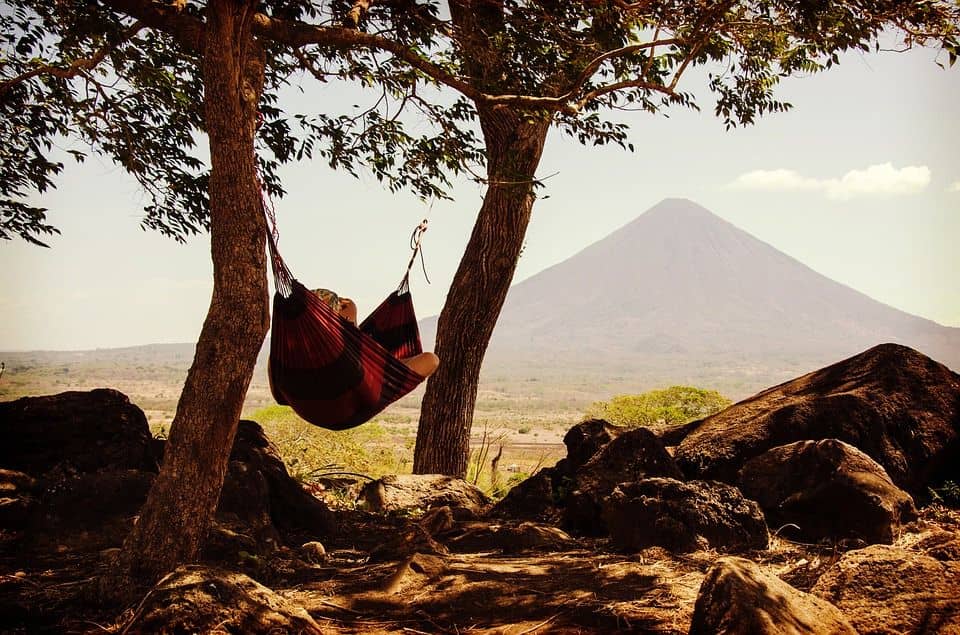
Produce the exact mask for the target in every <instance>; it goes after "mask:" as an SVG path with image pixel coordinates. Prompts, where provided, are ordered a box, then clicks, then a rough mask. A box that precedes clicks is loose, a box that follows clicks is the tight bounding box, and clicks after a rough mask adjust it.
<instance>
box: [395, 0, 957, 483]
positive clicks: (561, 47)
mask: <svg viewBox="0 0 960 635" xmlns="http://www.w3.org/2000/svg"><path fill="white" fill-rule="evenodd" d="M450 15H451V21H452V24H453V28H452V29H451V36H450V44H449V46H450V47H451V53H450V54H449V55H450V57H451V58H452V59H453V60H454V66H455V68H456V69H457V70H458V72H459V74H460V75H461V76H462V77H463V81H464V82H465V83H467V84H468V86H466V87H457V88H458V90H460V91H461V93H462V94H463V95H464V97H465V98H466V99H469V100H470V101H472V103H473V105H474V108H475V111H476V113H477V117H478V119H479V122H480V128H481V130H482V133H483V139H484V143H485V150H486V152H485V154H486V160H487V163H486V167H487V173H486V178H485V183H486V185H487V191H486V195H485V197H484V201H483V205H482V207H481V209H480V212H479V215H478V217H477V221H476V224H475V226H474V229H473V233H472V235H471V237H470V241H469V243H468V245H467V248H466V251H465V253H464V256H463V259H462V261H461V262H460V266H459V268H458V269H457V272H456V274H455V277H454V280H453V283H452V285H451V287H450V291H449V293H448V294H447V301H446V303H445V304H444V307H443V310H442V312H441V313H440V317H439V322H438V325H437V346H436V352H437V354H438V355H439V357H440V359H441V360H443V361H442V363H441V366H440V368H439V370H438V371H437V372H436V373H435V374H434V375H433V376H432V377H431V378H430V380H429V382H428V384H427V390H426V393H425V395H424V398H423V404H422V410H421V418H420V429H419V433H418V435H417V445H416V449H415V454H414V471H415V472H418V473H430V472H439V473H443V474H449V475H454V476H463V475H464V474H465V473H466V468H467V462H468V459H469V442H470V428H471V425H472V417H473V408H474V405H475V402H476V395H477V383H478V380H479V372H480V366H481V363H482V361H483V356H484V353H485V351H486V348H487V344H488V343H489V340H490V336H491V334H492V332H493V328H494V325H495V324H496V320H497V317H498V316H499V313H500V310H501V308H502V306H503V302H504V300H505V298H506V294H507V290H508V288H509V285H510V282H511V280H512V277H513V272H514V269H515V266H516V263H517V259H518V256H519V254H520V250H521V247H522V245H523V240H524V236H525V233H526V228H527V224H528V222H529V220H530V213H531V209H532V207H533V203H534V200H535V198H536V188H537V186H538V181H537V177H536V170H537V166H538V164H539V161H540V156H541V153H542V151H543V145H544V142H545V139H546V135H547V133H548V131H549V130H550V129H551V127H553V126H556V127H559V128H560V129H561V130H562V131H564V132H566V133H567V134H570V135H572V136H574V137H576V138H577V139H578V140H579V141H580V142H582V143H585V144H594V145H597V144H603V143H616V144H619V145H621V146H624V145H628V147H629V149H630V150H631V151H632V150H634V148H633V146H632V145H629V144H627V143H626V134H625V129H624V127H623V126H622V125H620V124H617V123H615V122H613V121H609V120H605V119H602V118H601V116H600V115H601V112H610V111H617V110H644V111H647V112H650V113H657V112H660V111H661V110H663V109H665V108H667V107H670V106H681V107H690V108H697V102H696V101H695V99H694V96H693V95H692V94H691V93H687V92H683V91H681V80H682V79H684V78H685V76H686V75H688V74H689V71H690V69H693V68H696V67H705V68H707V69H710V72H709V74H708V75H707V85H708V88H709V89H710V90H711V91H712V92H713V93H714V94H715V95H716V105H715V108H714V112H715V114H716V115H717V116H718V117H720V118H721V119H722V120H723V122H724V124H725V125H726V126H727V127H728V128H729V127H732V126H737V125H745V124H751V123H753V122H754V121H755V120H756V118H757V117H759V116H761V115H764V114H767V113H770V112H778V111H783V110H786V109H787V108H789V107H790V104H788V103H784V102H782V101H779V100H778V99H777V98H776V96H775V92H774V91H775V89H776V87H777V84H778V81H779V80H780V79H781V78H782V77H785V76H788V75H793V74H812V73H816V72H819V71H822V70H825V69H829V68H830V67H832V66H833V65H834V64H836V63H838V61H839V55H840V53H842V52H844V51H848V50H862V51H868V50H870V49H871V48H879V47H880V40H881V39H882V38H883V37H885V36H886V35H887V33H888V32H889V33H890V34H891V36H892V35H893V34H898V35H899V38H900V40H901V42H900V43H901V44H902V46H903V47H904V48H909V47H911V46H914V45H932V46H940V47H941V48H942V49H943V50H944V51H946V54H947V59H948V61H949V63H950V64H951V65H952V64H953V63H954V61H955V60H956V56H957V52H958V47H957V34H958V25H960V7H958V5H957V4H956V3H954V2H949V1H942V2H937V1H934V2H885V1H877V2H873V1H871V2H845V1H832V0H823V1H820V2H786V1H780V0H751V1H742V2H733V1H732V0H721V1H716V2H704V1H691V2H659V1H645V0H641V1H637V2H630V1H624V0H608V1H601V2H568V3H564V2H552V1H546V0H531V1H520V0H497V1H495V2H490V1H489V0H453V1H451V2H450ZM451 85H452V84H451ZM643 152H645V151H644V150H643V149H641V153H643Z"/></svg>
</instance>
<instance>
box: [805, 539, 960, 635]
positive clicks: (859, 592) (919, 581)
mask: <svg viewBox="0 0 960 635" xmlns="http://www.w3.org/2000/svg"><path fill="white" fill-rule="evenodd" d="M811 592H812V593H814V594H815V595H817V596H819V597H821V598H823V599H825V600H827V601H828V602H831V603H833V604H835V605H836V606H837V607H838V608H839V609H840V610H841V611H843V613H844V615H846V616H847V618H848V619H849V620H850V623H851V624H853V626H854V627H855V628H856V629H857V630H858V631H860V632H861V633H878V634H879V633H889V634H891V635H892V634H894V633H930V634H931V635H932V634H933V633H960V563H958V562H951V561H947V562H942V561H939V560H937V559H935V558H932V557H930V556H927V555H923V554H919V553H914V552H912V551H906V550H904V549H898V548H896V547H891V546H887V545H871V546H869V547H867V548H865V549H858V550H856V551H848V552H847V553H845V554H844V555H843V557H842V558H841V559H840V560H839V561H838V562H837V563H836V564H834V565H833V566H832V567H831V568H830V569H828V570H827V571H826V573H824V574H823V575H822V576H821V577H820V579H819V580H817V583H816V584H815V585H814V587H813V589H811Z"/></svg>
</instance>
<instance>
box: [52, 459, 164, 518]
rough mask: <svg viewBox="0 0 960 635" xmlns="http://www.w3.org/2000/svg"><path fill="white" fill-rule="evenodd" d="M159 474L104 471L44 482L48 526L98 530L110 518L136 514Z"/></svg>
mask: <svg viewBox="0 0 960 635" xmlns="http://www.w3.org/2000/svg"><path fill="white" fill-rule="evenodd" d="M155 478H156V475H155V474H153V473H151V472H144V471H140V470H103V471H100V472H96V473H93V474H84V473H80V474H75V475H65V476H63V477H61V478H56V479H54V478H50V474H49V473H48V479H47V480H46V481H45V488H44V492H43V494H42V495H41V501H42V505H43V513H44V516H45V518H44V520H43V525H44V527H45V528H46V529H48V530H50V531H53V530H55V529H61V528H62V529H64V530H66V531H76V530H83V529H97V528H98V527H100V525H101V524H102V523H103V522H104V521H106V520H107V519H130V518H132V517H133V516H136V515H137V513H138V512H139V511H140V507H141V506H142V505H143V502H144V501H145V500H146V499H147V493H148V492H149V491H150V487H151V486H152V485H153V480H154V479H155Z"/></svg>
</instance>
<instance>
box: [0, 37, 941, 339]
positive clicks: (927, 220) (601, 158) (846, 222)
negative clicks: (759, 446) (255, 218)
mask: <svg viewBox="0 0 960 635" xmlns="http://www.w3.org/2000/svg"><path fill="white" fill-rule="evenodd" d="M935 57H936V53H935V52H934V51H931V50H925V49H920V50H914V51H910V52H908V53H904V54H870V55H862V54H849V55H846V56H844V57H843V59H842V63H841V64H840V65H839V66H838V67H836V68H835V69H833V70H831V71H828V72H826V73H823V74H820V75H818V76H813V77H803V78H789V79H788V80H785V82H784V86H783V90H782V96H783V98H784V99H786V100H788V101H791V102H792V103H793V104H794V106H795V107H794V109H793V110H792V111H789V112H786V113H778V114H775V115H772V116H768V117H764V118H762V119H761V120H759V121H758V122H757V124H756V125H754V126H752V127H748V128H738V129H735V130H732V131H729V132H726V131H724V130H723V126H722V123H721V122H719V121H718V120H717V119H716V118H715V117H714V116H713V115H712V113H710V112H709V110H710V107H711V101H710V99H709V96H704V97H702V98H701V99H700V104H701V107H702V108H703V110H704V112H701V113H696V112H690V111H683V110H671V111H670V112H669V117H653V116H650V115H646V114H637V113H626V114H623V115H622V116H619V118H620V119H622V120H626V121H627V122H628V123H630V124H631V129H630V139H628V141H630V142H632V143H634V145H636V146H637V148H638V151H637V152H636V153H633V154H631V153H627V152H625V151H621V150H619V149H615V148H607V147H599V148H584V147H580V146H579V144H578V143H576V142H575V141H571V140H568V139H566V138H564V137H563V136H562V135H560V134H559V133H558V132H557V131H556V130H555V131H553V132H552V133H551V136H550V137H549V138H548V141H547V147H546V149H545V151H544V155H543V160H542V164H541V168H540V171H539V174H540V176H541V178H542V179H543V183H544V187H543V188H542V190H541V192H540V195H541V199H540V200H539V201H538V202H537V204H536V205H535V206H534V211H533V217H532V220H531V223H530V227H529V229H528V232H527V237H526V241H525V249H524V252H523V256H522V257H521V259H520V262H519V264H518V267H517V271H516V274H515V276H514V280H513V284H517V283H520V282H523V281H525V280H527V279H529V278H530V277H532V276H534V275H536V274H537V273H539V272H541V271H543V270H546V269H548V268H550V267H552V266H555V265H557V264H559V263H560V262H563V261H564V260H566V259H568V258H570V257H572V256H574V255H575V254H577V253H578V252H579V251H581V250H583V249H585V248H586V247H588V246H589V245H591V244H593V243H595V242H597V241H598V240H601V239H602V238H604V237H605V236H607V235H609V234H611V233H613V232H614V231H616V230H617V229H619V228H621V227H623V226H625V225H627V224H629V223H630V222H632V221H633V220H635V219H636V218H637V217H638V216H639V213H638V212H639V211H642V210H646V209H648V208H650V207H651V206H652V205H654V204H655V203H656V202H657V201H660V200H662V199H664V198H677V197H679V198H687V199H691V200H694V201H696V202H697V203H698V204H700V205H702V206H704V207H705V208H707V209H709V210H710V211H711V212H712V213H713V214H715V215H716V216H719V217H720V218H722V219H724V220H726V221H728V222H730V223H732V224H733V225H734V226H736V227H737V228H739V229H741V230H743V231H745V232H747V233H749V234H750V235H752V236H754V237H755V238H757V239H758V240H761V241H763V242H765V243H767V244H768V245H770V246H771V247H773V248H774V249H776V250H778V251H780V252H782V253H784V254H786V255H788V256H790V257H791V258H794V259H796V260H798V261H799V262H801V263H803V264H804V265H806V266H807V267H809V268H810V269H812V270H813V271H815V272H817V273H819V274H821V275H823V276H825V277H827V278H830V279H831V280H834V281H836V282H838V283H840V284H842V285H844V286H847V287H849V288H851V289H854V290H856V291H858V292H860V293H863V294H864V295H867V296H869V297H870V298H872V299H874V300H876V301H878V302H880V303H882V304H885V305H887V306H890V307H892V308H895V309H897V310H900V311H903V312H906V313H909V314H911V315H915V316H918V317H922V318H925V319H928V320H931V321H933V322H935V323H937V324H940V325H942V326H946V327H952V328H956V327H960V294H958V293H957V292H956V291H955V287H956V283H955V280H957V279H960V250H957V249H956V248H955V245H954V238H953V237H955V236H957V235H960V169H958V166H957V165H956V157H955V151H954V150H953V149H954V148H956V147H960V122H958V121H957V120H956V118H955V117H953V116H952V114H953V110H954V105H955V104H956V103H958V102H960V82H958V81H957V78H956V76H955V75H953V76H951V73H956V70H953V71H950V70H942V69H940V68H938V67H937V66H936V65H935V63H934V60H935ZM696 88H699V85H696V84H694V85H691V89H696ZM697 92H700V91H697ZM352 97H353V95H351V94H349V91H347V90H346V89H344V88H343V87H342V86H321V87H315V89H313V90H311V91H308V92H307V94H306V95H305V96H304V97H303V99H304V100H305V103H307V102H314V103H315V101H316V100H317V99H322V100H326V101H327V102H329V103H331V104H334V105H332V106H331V108H337V107H339V106H338V105H337V104H341V105H342V104H343V103H346V104H349V103H351V102H350V98H352ZM894 97H895V98H894ZM344 108H349V106H344ZM615 118H616V117H615ZM204 151H205V148H204ZM281 176H282V178H283V180H284V185H285V187H286V189H287V191H288V195H287V196H285V197H284V198H283V199H279V200H277V201H275V205H276V208H277V214H278V223H279V231H280V248H281V250H282V251H283V253H284V256H285V259H286V260H287V262H288V264H289V265H290V266H291V268H292V269H293V271H294V273H295V274H296V275H297V277H298V278H300V279H301V280H304V281H306V282H307V283H309V284H310V285H313V286H322V287H326V288H332V289H336V290H338V292H341V294H342V295H346V296H349V297H353V298H354V299H355V300H356V301H357V304H358V305H359V307H360V312H361V314H363V313H364V312H365V311H369V310H371V309H372V308H373V307H374V306H376V305H377V304H378V303H379V301H380V300H381V299H382V297H383V296H384V295H385V294H386V293H388V292H389V291H390V290H392V289H393V288H394V287H395V286H396V284H397V282H398V281H399V279H400V277H401V274H402V270H403V266H404V265H405V264H406V262H407V259H408V257H409V250H408V246H407V238H408V236H409V233H410V231H411V230H412V228H413V226H415V225H416V224H417V223H418V222H419V221H420V219H422V218H423V217H425V216H426V217H428V218H429V219H430V222H431V227H430V231H429V232H428V233H427V235H426V237H425V240H424V250H425V257H426V265H427V272H428V274H429V276H430V279H431V280H432V282H433V284H432V285H427V284H426V283H425V280H424V279H423V274H422V272H419V271H416V272H414V274H413V279H412V286H413V293H414V297H415V299H416V301H417V310H418V315H420V316H423V317H429V316H435V315H436V314H437V313H439V310H440V308H441V307H442V304H443V301H444V299H445V295H446V289H447V287H448V286H449V281H450V280H451V279H452V277H453V272H454V271H455V269H456V267H457V264H458V263H459V259H460V256H461V255H462V252H463V246H464V245H465V244H466V241H467V238H468V237H469V234H470V231H471V230H472V225H473V219H474V216H475V214H476V210H477V209H478V208H479V204H480V201H481V197H482V188H480V187H479V186H478V185H476V184H474V183H472V182H470V180H469V179H466V178H461V179H457V180H456V182H455V183H454V187H453V190H452V192H451V195H452V196H453V198H454V200H453V201H437V202H434V203H432V204H424V203H422V202H420V201H418V200H416V199H415V198H414V197H413V196H411V195H409V194H407V193H397V194H391V193H389V192H388V191H386V190H385V189H384V188H383V187H382V186H381V185H380V184H379V183H376V181H375V179H373V178H372V177H370V176H369V175H368V174H364V175H361V178H360V179H354V178H353V177H350V176H349V175H345V174H343V173H336V172H334V171H332V170H330V169H329V168H327V167H326V166H325V165H323V164H322V163H319V162H315V163H312V164H306V163H301V164H295V165H290V166H285V167H284V168H283V170H282V172H281ZM57 183H58V185H59V188H58V189H57V190H53V191H50V192H47V193H46V194H45V195H43V196H35V197H32V198H31V201H33V202H37V203H40V204H42V205H44V206H46V207H48V208H50V212H49V215H50V219H51V222H52V223H53V224H54V225H55V226H57V227H59V228H60V229H61V231H62V232H63V233H62V235H60V236H55V237H52V239H51V240H50V244H51V248H50V249H46V250H45V249H41V248H37V247H33V246H30V245H26V244H24V243H23V242H22V241H18V240H14V241H10V242H8V243H6V244H5V248H4V249H0V310H2V311H3V314H4V315H5V318H6V319H5V320H4V321H3V322H2V324H0V350H3V351H5V352H16V351H23V352H27V351H86V350H97V349H116V348H133V347H137V346H144V345H151V344H188V343H192V342H195V341H196V337H197V335H198V334H199V331H200V327H201V325H202V322H203V318H204V315H205V314H206V309H207V306H208V304H209V301H210V291H211V289H212V279H211V271H212V267H211V264H210V256H209V238H208V236H207V235H205V234H204V235H201V236H196V237H193V238H191V239H189V240H188V241H187V244H185V245H179V244H177V243H175V242H174V241H171V240H169V239H166V238H164V237H162V236H160V235H158V234H156V233H151V232H145V231H142V230H141V229H140V228H139V220H140V218H141V217H142V210H141V209H140V202H141V198H142V195H141V194H140V193H139V192H138V190H137V187H136V185H135V184H134V183H133V182H132V180H131V179H130V178H129V177H127V176H126V175H125V174H123V173H122V171H120V170H119V169H118V168H116V167H114V166H112V165H110V164H108V163H107V162H105V161H104V160H103V159H101V158H98V157H90V158H89V159H88V160H87V162H86V163H85V164H83V165H80V166H77V165H73V164H71V163H69V162H68V163H66V165H65V169H64V173H63V174H62V175H61V177H60V178H59V179H58V181H57ZM318 205H319V206H321V207H320V209H319V210H317V211H313V210H314V209H315V208H317V207H318ZM584 210H587V212H584ZM358 263H359V264H360V266H358ZM417 268H418V269H419V266H418V267H417Z"/></svg>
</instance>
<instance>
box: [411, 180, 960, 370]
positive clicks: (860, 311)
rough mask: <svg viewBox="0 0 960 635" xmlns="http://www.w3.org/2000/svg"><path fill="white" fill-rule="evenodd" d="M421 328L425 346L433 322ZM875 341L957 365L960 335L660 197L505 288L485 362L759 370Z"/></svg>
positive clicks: (837, 354) (825, 357)
mask: <svg viewBox="0 0 960 635" xmlns="http://www.w3.org/2000/svg"><path fill="white" fill-rule="evenodd" d="M424 327H425V328H424V330H425V333H424V334H425V337H426V339H427V341H430V338H432V337H433V328H434V322H433V321H432V320H431V321H430V322H427V323H425V324H424ZM880 342H900V343H903V344H907V345H909V346H912V347H914V348H917V349H918V350H921V351H923V352H924V353H926V354H928V355H930V356H932V357H934V358H936V359H938V360H940V361H942V362H944V363H946V364H948V365H952V366H954V367H957V366H958V365H960V329H956V328H948V327H943V326H940V325H938V324H936V323H934V322H932V321H930V320H926V319H923V318H919V317H916V316H913V315H909V314H907V313H904V312H903V311H899V310H897V309H894V308H892V307H889V306H887V305H884V304H882V303H880V302H877V301H876V300H873V299H871V298H869V297H868V296H866V295H864V294H862V293H860V292H858V291H855V290H853V289H851V288H849V287H847V286H844V285H842V284H839V283H837V282H835V281H833V280H830V279H829V278H826V277H825V276H823V275H821V274H819V273H817V272H815V271H813V270H812V269H810V268H809V267H807V266H806V265H804V264H802V263H800V262H799V261H797V260H795V259H793V258H791V257H789V256H787V255H786V254H783V253H782V252H779V251H777V250H776V249H774V248H773V247H771V246H770V245H768V244H766V243H764V242H762V241H760V240H758V239H756V238H754V237H753V236H751V235H749V234H748V233H746V232H744V231H742V230H740V229H738V228H737V227H735V226H734V225H732V224H730V223H728V222H727V221H725V220H723V219H721V218H719V217H717V216H716V215H714V214H712V213H711V212H709V211H708V210H706V209H704V208H703V207H701V206H699V205H697V204H695V203H693V202H691V201H688V200H685V199H667V200H665V201H662V202H661V203H659V204H657V205H656V206H654V207H653V208H651V209H650V210H648V211H647V212H646V213H644V214H642V215H641V216H639V217H638V218H637V219H635V220H634V221H632V222H631V223H629V224H628V225H626V226H624V227H622V228H621V229H619V230H617V231H616V232H614V233H613V234H611V235H609V236H607V237H606V238H604V239H602V240H600V241H598V242H596V243H594V244H592V245H590V246H589V247H587V248H585V249H584V250H583V251H581V252H580V253H578V254H576V255H574V256H572V257H571V258H569V259H567V260H565V261H563V262H561V263H559V264H557V265H555V266H553V267H551V268H549V269H546V270H544V271H542V272H541V273H539V274H537V275H535V276H532V277H531V278H529V279H527V280H525V281H523V282H521V283H519V284H517V285H515V286H513V287H512V288H511V290H510V293H509V295H508V297H507V302H506V304H505V306H504V309H503V312H502V314H501V317H500V321H499V323H498V325H497V328H496V331H495V333H494V337H493V341H492V343H491V349H490V354H491V356H492V358H494V359H498V358H499V359H504V358H511V359H531V360H532V359H535V358H536V357H537V356H544V357H546V358H550V359H554V360H557V359H567V358H569V359H577V360H589V361H590V362H591V365H594V364H593V362H604V361H606V362H610V363H612V362H614V361H616V362H617V363H621V364H622V363H624V362H626V363H629V362H631V361H634V362H636V363H639V364H643V363H645V362H647V361H650V359H651V358H657V359H659V360H661V361H662V362H669V360H671V359H672V360H675V361H676V362H677V363H678V364H681V365H684V364H695V363H697V362H698V360H703V359H717V358H730V359H737V360H740V361H741V362H746V363H757V364H760V365H764V366H768V365H769V364H771V363H774V364H775V363H777V360H783V359H785V358H791V359H797V358H803V359H805V360H806V359H809V360H811V361H817V360H822V361H831V360H835V359H839V358H841V357H844V356H848V355H850V354H853V353H856V352H859V351H861V350H864V349H865V348H868V347H870V346H873V345H875V344H878V343H880Z"/></svg>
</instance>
